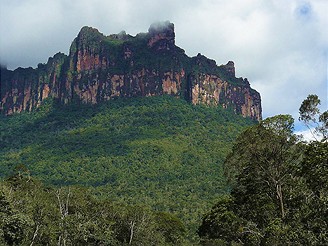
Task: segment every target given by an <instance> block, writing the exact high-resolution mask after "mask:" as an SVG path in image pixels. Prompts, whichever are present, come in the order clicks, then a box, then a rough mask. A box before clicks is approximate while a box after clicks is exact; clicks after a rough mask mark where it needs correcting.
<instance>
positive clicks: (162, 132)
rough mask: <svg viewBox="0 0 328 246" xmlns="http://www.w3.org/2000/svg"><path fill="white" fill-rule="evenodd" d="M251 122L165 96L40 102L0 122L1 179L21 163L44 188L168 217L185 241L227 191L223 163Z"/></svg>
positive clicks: (230, 114) (222, 111)
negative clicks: (182, 227) (81, 189)
mask: <svg viewBox="0 0 328 246" xmlns="http://www.w3.org/2000/svg"><path fill="white" fill-rule="evenodd" d="M81 112H83V113H81ZM252 123H253V122H252V121H250V120H248V119H244V118H242V117H240V116H237V115H235V114H234V113H231V112H228V111H225V110H223V109H220V108H211V107H206V106H200V105H198V106H192V105H190V104H188V103H187V102H185V101H184V100H180V99H176V98H174V97H170V96H162V97H149V98H134V99H117V100H113V101H110V102H108V103H106V104H102V105H96V106H92V105H84V104H79V103H75V104H71V105H66V106H64V105H61V104H57V103H56V102H53V101H50V100H48V101H46V103H45V104H43V105H42V106H41V108H39V109H38V110H37V111H35V112H32V113H21V114H17V115H14V116H12V117H2V118H0V138H1V141H0V145H1V148H0V163H1V170H2V172H1V175H3V177H5V176H8V175H10V174H11V172H12V170H13V169H14V167H15V166H17V165H18V164H24V165H25V166H26V167H27V168H28V169H29V170H30V175H32V176H34V177H38V178H40V179H41V180H42V181H43V182H45V183H46V184H52V185H57V186H62V185H75V184H79V185H84V186H88V187H89V186H90V189H91V190H92V192H93V193H94V194H96V195H97V196H98V197H102V198H110V199H111V200H112V201H117V202H121V203H126V204H136V205H140V204H141V205H147V206H150V207H152V208H153V209H156V210H157V211H162V212H169V213H173V214H175V215H177V216H178V217H179V218H180V219H182V220H183V222H184V223H185V224H187V225H188V229H189V232H188V233H189V234H192V232H190V230H191V231H195V230H196V227H197V224H199V222H200V217H201V214H202V213H203V212H204V211H205V209H206V208H207V207H208V206H211V205H212V201H214V200H215V198H216V197H218V196H219V195H220V194H222V193H225V192H226V191H227V186H226V183H225V178H224V176H223V171H222V163H223V160H224V158H225V156H226V154H227V153H228V151H229V150H230V147H231V145H232V141H233V140H234V139H235V136H236V135H237V134H238V133H239V132H240V131H241V130H242V129H243V128H244V127H245V126H247V125H250V124H252ZM25 176H26V177H27V176H28V174H26V175H25ZM163 223H164V222H163ZM172 240H175V239H172Z"/></svg>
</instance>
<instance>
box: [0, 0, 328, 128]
mask: <svg viewBox="0 0 328 246" xmlns="http://www.w3.org/2000/svg"><path fill="white" fill-rule="evenodd" d="M327 13H328V1H327V0H288V1H286V0H229V1H228V0H194V1H187V0H179V1H176V0H165V1H164V0H157V1H155V0H139V1H134V0H120V1H117V0H115V1H114V0H70V1H65V0H24V1H20V0H0V62H1V63H2V64H6V65H7V66H8V68H11V69H14V68H17V67H19V66H22V67H28V66H32V67H36V65H37V64H38V63H45V62H47V59H48V57H50V56H53V55H54V54H55V53H57V52H59V51H60V52H64V53H66V54H67V53H68V49H69V46H70V43H71V42H72V40H73V39H74V37H75V36H76V35H77V33H78V32H79V30H80V28H81V27H82V26H85V25H87V26H93V27H96V28H98V29H99V31H101V32H102V33H104V34H112V33H118V32H120V31H122V30H125V31H126V32H127V33H129V34H132V35H135V34H137V33H139V32H146V31H147V30H148V27H149V26H150V24H151V23H153V22H156V21H166V20H169V21H171V22H173V23H174V24H175V31H176V44H177V45H178V46H180V47H182V48H183V49H185V51H186V53H187V54H188V55H189V56H195V55H197V53H199V52H200V53H202V54H204V55H206V56H207V57H209V58H211V59H214V60H216V62H217V63H218V64H226V63H227V62H228V61H229V60H233V61H234V62H235V66H236V74H237V76H238V77H247V78H248V80H249V81H250V83H251V86H252V87H253V88H255V89H256V90H258V91H259V92H260V93H261V96H262V106H263V116H264V117H269V116H273V115H276V114H291V115H293V117H294V118H295V119H297V118H298V108H299V106H300V104H301V102H302V101H303V100H304V99H305V98H306V96H307V95H308V94H317V95H318V96H319V97H320V98H321V100H322V105H321V108H322V110H327V93H328V92H327V90H328V89H327V86H328V80H327V70H328V66H327V63H328V62H327V61H328V32H327V26H328V15H327ZM296 122H297V121H296ZM296 128H297V129H302V125H301V124H299V123H297V124H296Z"/></svg>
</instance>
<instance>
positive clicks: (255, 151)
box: [199, 115, 301, 245]
mask: <svg viewBox="0 0 328 246" xmlns="http://www.w3.org/2000/svg"><path fill="white" fill-rule="evenodd" d="M293 122H294V121H293V118H292V117H291V116H289V115H278V116H274V117H271V118H268V119H266V120H264V121H262V122H261V123H260V124H258V125H256V126H253V127H250V128H248V129H247V130H246V131H245V132H243V133H242V134H241V135H240V136H239V137H238V138H237V141H236V143H235V144H234V146H233V149H232V152H231V153H230V154H229V155H228V157H227V158H226V161H225V163H224V169H225V173H226V176H227V177H228V180H229V183H230V185H231V188H232V190H231V200H230V201H229V202H227V203H222V201H219V202H218V204H217V205H216V207H214V208H213V209H212V211H211V212H210V214H208V215H206V216H205V218H204V220H203V224H202V226H201V227H200V231H199V232H200V235H201V236H202V235H206V236H207V237H210V238H211V237H212V238H220V239H224V240H225V241H227V242H230V243H232V242H233V241H234V242H241V243H243V244H251V245H253V244H260V243H264V242H265V243H266V244H278V245H279V244H281V243H282V242H285V243H288V240H289V241H290V242H291V241H292V240H291V239H290V237H289V236H288V235H289V232H290V227H289V226H288V225H287V224H286V223H285V221H286V220H287V218H288V216H289V213H290V211H291V208H290V206H289V199H290V197H291V193H292V186H291V184H292V183H293V182H294V181H295V180H296V179H295V170H297V167H298V165H299V163H300V157H301V155H300V153H301V152H300V151H299V145H298V144H297V138H296V137H295V135H294V134H293ZM223 204H224V206H225V209H222V208H224V206H223V207H222V205H223ZM218 208H220V209H218ZM228 212H229V213H230V215H233V216H230V219H231V220H232V221H233V222H229V223H226V222H225V221H226V220H227V215H228V214H229V213H228ZM226 224H229V225H230V226H228V227H227V225H226ZM218 225H220V227H223V225H225V226H226V228H230V229H228V231H229V232H224V230H225V229H216V230H215V232H214V231H211V230H207V229H208V228H218ZM232 225H239V227H240V228H239V229H238V230H237V231H236V228H234V229H232V228H231V226H232ZM204 228H207V229H205V230H204ZM206 230H207V232H206V233H205V234H204V231H206ZM202 231H203V232H202ZM201 232H202V233H201ZM220 232H223V233H220ZM218 233H219V234H218ZM231 233H232V234H231ZM277 235H279V237H278V239H277ZM279 238H280V239H279Z"/></svg>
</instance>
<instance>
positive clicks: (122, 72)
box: [0, 22, 262, 120]
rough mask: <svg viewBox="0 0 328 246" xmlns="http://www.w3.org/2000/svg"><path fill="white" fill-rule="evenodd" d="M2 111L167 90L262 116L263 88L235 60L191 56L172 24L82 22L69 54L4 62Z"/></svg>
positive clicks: (189, 99)
mask: <svg viewBox="0 0 328 246" xmlns="http://www.w3.org/2000/svg"><path fill="white" fill-rule="evenodd" d="M0 81H1V86H0V88H1V91H0V95H1V98H0V99H1V101H0V110H1V113H3V114H6V115H10V114H13V113H15V112H21V111H24V110H26V111H30V110H32V109H34V108H36V107H38V106H39V105H40V103H41V102H42V101H43V100H44V99H45V98H47V97H52V98H55V99H58V100H60V101H61V102H63V103H69V102H70V101H72V100H73V99H74V100H75V99H77V100H79V101H81V102H83V103H92V104H96V103H99V102H102V101H106V100H110V99H111V98H115V97H134V96H156V95H162V94H169V95H172V96H176V97H180V98H184V99H185V100H187V101H190V102H191V103H193V104H207V105H213V106H221V107H224V108H230V109H232V110H234V111H235V112H236V113H237V114H241V115H243V116H244V117H251V118H253V119H256V120H260V119H261V113H262V112H261V98H260V94H259V93H258V92H257V91H255V90H254V89H252V88H251V87H250V84H249V82H248V81H247V79H242V78H236V77H235V67H234V63H233V62H231V61H230V62H228V63H227V64H226V65H221V66H217V65H216V62H215V61H213V60H210V59H208V58H206V57H205V56H202V55H201V54H198V55H197V56H196V57H193V58H190V57H188V56H187V55H186V54H185V52H184V50H183V49H181V48H179V47H177V46H176V45H175V32H174V25H173V24H172V23H169V22H165V23H157V24H153V25H151V26H150V28H149V30H148V32H147V33H140V34H138V35H136V36H130V35H127V34H126V33H125V32H121V33H119V34H113V35H110V36H105V35H103V34H101V33H100V32H99V31H98V30H97V29H94V28H91V27H83V28H82V29H81V31H80V33H79V34H78V36H77V37H76V38H75V39H74V41H73V42H72V45H71V47H70V53H69V55H68V56H67V55H65V54H62V53H58V54H56V55H55V56H54V57H53V58H49V60H48V62H47V64H39V65H38V67H37V68H36V69H32V68H26V69H23V68H18V69H16V70H14V71H10V70H7V69H3V68H2V69H1V79H0Z"/></svg>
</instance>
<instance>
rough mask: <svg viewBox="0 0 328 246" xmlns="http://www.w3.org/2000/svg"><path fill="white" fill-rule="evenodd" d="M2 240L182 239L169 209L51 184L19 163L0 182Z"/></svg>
mask: <svg viewBox="0 0 328 246" xmlns="http://www.w3.org/2000/svg"><path fill="white" fill-rule="evenodd" d="M0 205H1V206H0V244H1V245H184V242H185V241H184V237H185V228H184V226H183V224H182V223H181V221H180V220H179V219H177V218H176V217H174V216H173V215H170V214H167V213H162V212H155V211H152V210H150V209H147V208H144V207H140V206H126V205H122V204H115V203H112V202H110V201H108V200H99V199H96V198H94V197H93V196H92V195H91V193H90V191H89V190H88V189H86V188H83V187H77V186H75V187H61V188H51V187H46V186H44V185H43V184H42V183H41V182H39V181H37V180H36V179H34V178H31V177H30V176H29V173H28V171H27V170H24V168H22V167H20V168H19V169H17V170H16V173H15V174H14V175H13V176H11V177H10V178H8V179H6V180H5V181H3V182H1V183H0Z"/></svg>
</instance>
